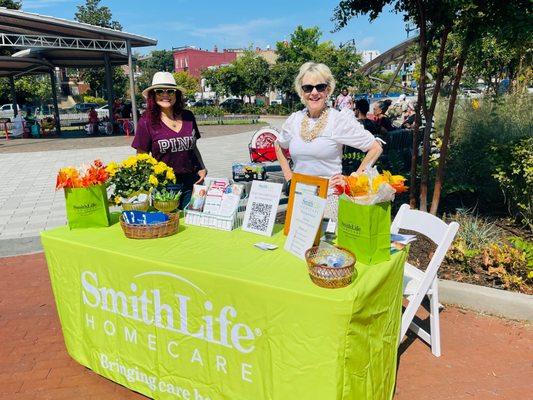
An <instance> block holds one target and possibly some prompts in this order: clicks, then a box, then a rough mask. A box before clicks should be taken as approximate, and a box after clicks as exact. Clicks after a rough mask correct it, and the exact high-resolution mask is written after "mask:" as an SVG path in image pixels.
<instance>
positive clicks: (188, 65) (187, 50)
mask: <svg viewBox="0 0 533 400" xmlns="http://www.w3.org/2000/svg"><path fill="white" fill-rule="evenodd" d="M173 50H174V71H175V72H179V71H187V72H188V73H189V74H191V75H192V76H195V77H197V78H200V75H201V73H202V70H203V69H205V68H207V67H211V66H213V65H222V64H229V63H231V62H232V61H233V60H235V59H236V58H237V53H236V52H235V51H228V50H226V49H224V50H223V51H221V52H219V51H218V50H217V48H216V47H215V49H214V50H213V51H209V50H202V49H198V48H195V47H189V46H186V47H177V48H174V49H173Z"/></svg>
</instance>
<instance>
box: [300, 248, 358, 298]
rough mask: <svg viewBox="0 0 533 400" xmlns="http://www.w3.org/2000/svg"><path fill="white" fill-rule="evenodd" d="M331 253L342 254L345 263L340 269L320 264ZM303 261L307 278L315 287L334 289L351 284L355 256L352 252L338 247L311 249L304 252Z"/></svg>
mask: <svg viewBox="0 0 533 400" xmlns="http://www.w3.org/2000/svg"><path fill="white" fill-rule="evenodd" d="M333 253H337V254H338V253H344V257H345V261H344V264H343V265H342V266H341V267H329V266H327V265H325V264H321V263H320V261H321V260H322V261H323V260H324V259H325V258H326V257H327V256H329V255H332V254H333ZM305 260H306V261H307V266H308V268H309V277H310V278H311V280H312V281H313V283H315V284H316V285H318V286H320V287H323V288H329V289H335V288H341V287H345V286H348V285H349V284H350V283H352V277H353V273H354V265H355V256H354V255H353V253H352V252H350V251H348V250H346V249H342V248H340V247H333V248H322V249H319V247H318V246H315V247H311V248H310V249H309V250H307V251H306V252H305Z"/></svg>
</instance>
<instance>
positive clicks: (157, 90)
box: [154, 89, 176, 96]
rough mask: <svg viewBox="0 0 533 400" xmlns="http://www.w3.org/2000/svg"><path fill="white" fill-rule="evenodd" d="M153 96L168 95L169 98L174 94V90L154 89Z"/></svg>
mask: <svg viewBox="0 0 533 400" xmlns="http://www.w3.org/2000/svg"><path fill="white" fill-rule="evenodd" d="M154 92H155V94H157V95H159V96H161V95H163V94H168V95H169V96H173V95H175V94H176V89H154Z"/></svg>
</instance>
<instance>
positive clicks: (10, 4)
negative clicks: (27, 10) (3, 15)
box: [0, 0, 22, 10]
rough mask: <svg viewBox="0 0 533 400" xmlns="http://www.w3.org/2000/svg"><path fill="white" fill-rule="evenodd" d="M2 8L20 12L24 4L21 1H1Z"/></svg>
mask: <svg viewBox="0 0 533 400" xmlns="http://www.w3.org/2000/svg"><path fill="white" fill-rule="evenodd" d="M0 7H5V8H7V9H8V10H20V7H22V3H21V2H20V1H13V0H0Z"/></svg>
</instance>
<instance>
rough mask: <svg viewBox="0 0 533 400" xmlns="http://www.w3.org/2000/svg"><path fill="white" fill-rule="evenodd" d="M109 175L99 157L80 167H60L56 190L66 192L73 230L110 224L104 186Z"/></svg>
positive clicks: (70, 223) (68, 216)
mask: <svg viewBox="0 0 533 400" xmlns="http://www.w3.org/2000/svg"><path fill="white" fill-rule="evenodd" d="M108 177H109V174H108V172H107V171H106V168H105V166H104V165H103V163H102V162H101V161H100V160H95V161H93V162H92V164H90V165H88V166H83V167H80V168H75V167H66V168H61V169H60V170H59V173H58V174H57V179H56V190H59V189H64V191H65V203H66V208H67V219H68V224H69V227H70V228H71V229H73V228H90V227H97V226H109V206H108V201H107V194H106V187H105V183H106V181H107V179H108Z"/></svg>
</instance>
